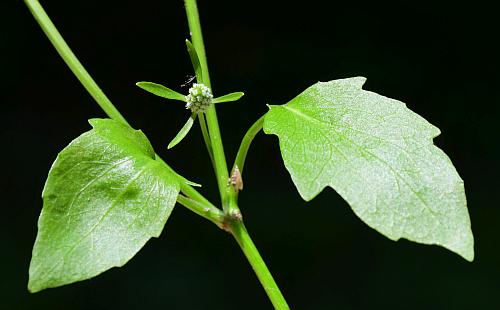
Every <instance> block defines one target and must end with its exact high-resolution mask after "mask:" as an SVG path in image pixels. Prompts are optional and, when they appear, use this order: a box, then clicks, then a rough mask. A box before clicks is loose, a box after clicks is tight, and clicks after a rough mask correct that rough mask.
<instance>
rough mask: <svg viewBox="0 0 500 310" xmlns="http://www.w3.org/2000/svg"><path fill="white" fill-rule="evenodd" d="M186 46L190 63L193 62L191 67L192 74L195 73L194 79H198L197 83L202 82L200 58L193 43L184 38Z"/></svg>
mask: <svg viewBox="0 0 500 310" xmlns="http://www.w3.org/2000/svg"><path fill="white" fill-rule="evenodd" d="M186 47H187V51H188V53H189V58H191V63H192V64H193V69H194V74H195V75H196V80H197V81H198V83H202V81H203V71H202V69H201V65H200V59H199V58H198V53H197V52H196V49H195V48H194V45H193V44H192V43H191V42H190V41H189V40H186Z"/></svg>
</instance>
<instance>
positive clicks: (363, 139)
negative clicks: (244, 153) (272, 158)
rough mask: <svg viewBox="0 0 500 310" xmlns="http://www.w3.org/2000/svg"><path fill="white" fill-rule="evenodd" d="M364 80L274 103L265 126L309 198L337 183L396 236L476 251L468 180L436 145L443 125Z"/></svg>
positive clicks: (370, 220) (368, 218) (359, 210)
mask: <svg viewBox="0 0 500 310" xmlns="http://www.w3.org/2000/svg"><path fill="white" fill-rule="evenodd" d="M364 82H365V78H361V77H357V78H350V79H343V80H336V81H331V82H326V83H321V82H320V83H317V84H315V85H313V86H312V87H309V88H308V89H306V90H305V91H304V92H303V93H301V94H300V95H299V96H297V97H296V98H294V99H293V100H292V101H290V102H289V103H288V104H286V105H282V106H270V111H269V112H268V113H267V115H266V117H265V122H264V131H265V132H266V133H268V134H276V135H277V136H278V137H279V140H280V148H281V153H282V155H283V160H284V162H285V166H286V168H287V169H288V171H289V172H290V174H291V176H292V179H293V182H294V183H295V185H296V186H297V189H298V190H299V193H300V195H301V196H302V198H304V199H305V200H311V199H312V198H314V197H315V196H316V195H317V194H318V193H319V192H321V191H322V190H323V188H325V187H326V186H331V187H332V188H334V189H335V190H336V191H337V192H338V193H339V194H340V195H341V196H342V197H343V198H344V199H345V200H346V201H347V202H348V203H349V204H350V205H351V207H352V209H353V210H354V212H355V213H356V214H357V215H358V216H359V217H360V218H361V219H362V220H363V221H364V222H365V223H367V224H368V225H369V226H370V227H372V228H374V229H376V230H378V231H379V232H380V233H382V234H384V235H385V236H387V237H388V238H390V239H392V240H398V239H399V238H406V239H408V240H412V241H416V242H420V243H424V244H437V245H440V246H443V247H445V248H447V249H449V250H451V251H454V252H456V253H458V254H460V255H461V256H463V257H464V258H465V259H467V260H469V261H472V260H473V257H474V249H473V244H474V240H473V236H472V231H471V228H470V220H469V214H468V212H467V207H466V199H465V192H464V185H463V181H462V179H461V178H460V176H459V175H458V173H457V172H456V170H455V168H454V167H453V165H452V163H451V161H450V159H449V158H448V157H447V156H446V154H444V152H443V151H441V150H440V149H439V148H437V147H436V146H434V145H433V143H432V139H433V138H434V137H436V136H437V135H439V133H440V132H439V129H438V128H436V127H434V126H432V125H431V124H429V123H428V122H427V121H426V120H425V119H423V118H422V117H420V116H419V115H417V114H415V113H413V112H412V111H410V110H409V109H408V108H406V106H405V104H404V103H402V102H400V101H397V100H394V99H390V98H387V97H384V96H381V95H378V94H376V93H373V92H369V91H365V90H362V88H361V87H362V85H363V84H364Z"/></svg>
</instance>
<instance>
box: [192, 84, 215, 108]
mask: <svg viewBox="0 0 500 310" xmlns="http://www.w3.org/2000/svg"><path fill="white" fill-rule="evenodd" d="M212 98H213V95H212V91H211V90H210V88H208V87H207V86H205V85H204V84H197V83H194V84H193V87H191V88H190V89H189V95H187V96H186V101H187V103H186V109H191V111H192V112H193V113H203V112H205V110H206V109H207V108H208V107H209V106H210V104H211V103H212Z"/></svg>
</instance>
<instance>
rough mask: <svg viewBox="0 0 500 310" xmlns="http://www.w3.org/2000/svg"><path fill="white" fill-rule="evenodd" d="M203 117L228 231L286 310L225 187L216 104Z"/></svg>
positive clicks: (189, 7) (201, 53) (191, 4)
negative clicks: (226, 218)
mask: <svg viewBox="0 0 500 310" xmlns="http://www.w3.org/2000/svg"><path fill="white" fill-rule="evenodd" d="M185 5H186V13H187V18H188V23H189V29H190V30H191V39H192V42H193V45H194V47H195V49H196V51H197V53H198V58H199V61H200V65H201V67H202V71H203V74H202V75H203V81H202V83H203V84H205V85H207V86H208V87H210V77H209V74H208V65H207V59H206V56H205V46H204V44H203V37H202V33H201V26H200V19H199V13H198V7H197V5H196V0H185ZM206 119H207V125H208V130H209V134H210V139H211V142H212V149H213V154H214V160H215V170H216V175H217V182H218V185H219V191H220V195H221V199H222V207H223V209H224V212H225V213H226V215H227V217H228V220H229V223H228V225H229V228H230V231H231V233H232V234H233V236H234V238H235V239H236V241H237V242H238V244H239V246H240V247H241V249H242V251H243V253H244V254H245V256H246V257H247V259H248V261H249V262H250V265H251V266H252V268H253V270H254V271H255V274H256V275H257V277H258V278H259V281H260V283H261V284H262V286H263V287H264V290H265V291H266V293H267V295H268V297H269V299H270V300H271V302H272V304H273V305H274V307H275V308H276V309H279V310H282V309H283V310H286V309H289V307H288V305H287V303H286V301H285V298H284V297H283V295H282V294H281V292H280V290H279V288H278V286H277V285H276V282H275V281H274V279H273V277H272V275H271V273H270V272H269V269H267V267H266V264H265V263H264V261H263V260H262V257H261V256H260V254H259V251H258V250H257V248H256V247H255V244H254V243H253V242H252V239H251V238H250V236H249V235H248V232H247V230H246V228H245V226H244V225H243V222H242V221H241V214H240V212H239V208H238V204H237V201H236V197H237V195H235V193H234V191H232V190H230V187H229V186H228V179H229V175H228V171H227V164H226V159H225V156H224V149H223V146H222V140H221V136H220V131H219V124H218V121H217V114H216V112H215V106H214V105H213V104H212V105H211V106H210V108H209V109H208V110H207V111H206ZM262 122H263V119H261V120H259V121H258V122H257V125H255V127H254V130H253V131H255V133H256V132H258V130H260V128H259V126H261V125H262ZM254 135H255V134H254ZM250 140H251V139H250ZM247 150H248V148H247Z"/></svg>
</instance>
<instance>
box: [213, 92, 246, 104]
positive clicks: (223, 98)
mask: <svg viewBox="0 0 500 310" xmlns="http://www.w3.org/2000/svg"><path fill="white" fill-rule="evenodd" d="M243 95H245V94H244V93H242V92H236V93H230V94H227V95H224V96H220V97H217V98H214V99H213V100H212V103H221V102H230V101H236V100H238V99H240V98H241V97H243Z"/></svg>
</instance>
